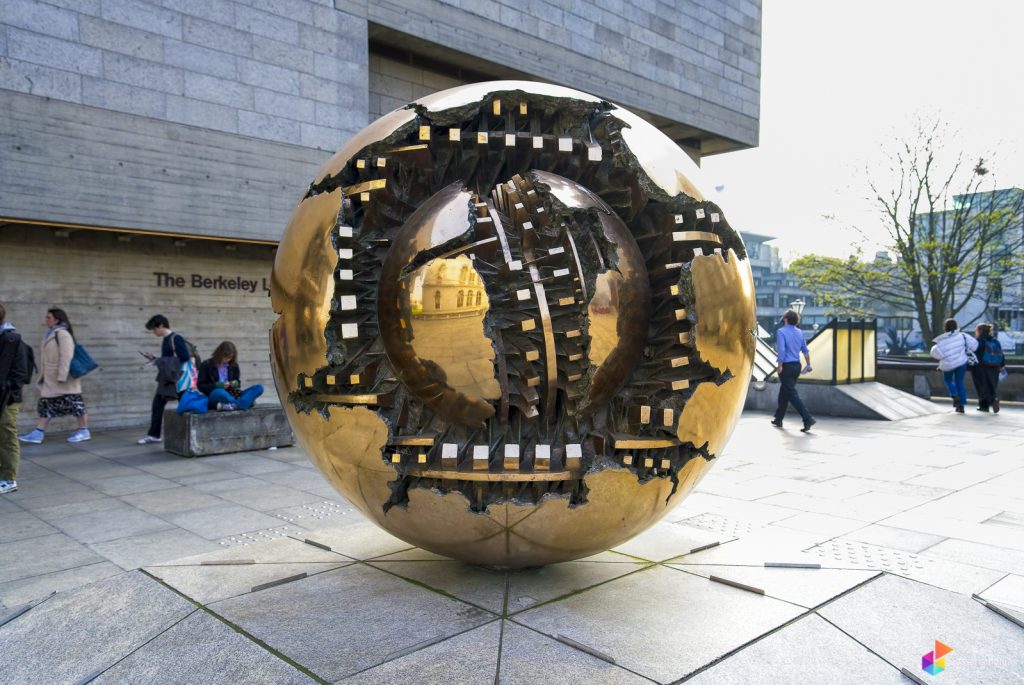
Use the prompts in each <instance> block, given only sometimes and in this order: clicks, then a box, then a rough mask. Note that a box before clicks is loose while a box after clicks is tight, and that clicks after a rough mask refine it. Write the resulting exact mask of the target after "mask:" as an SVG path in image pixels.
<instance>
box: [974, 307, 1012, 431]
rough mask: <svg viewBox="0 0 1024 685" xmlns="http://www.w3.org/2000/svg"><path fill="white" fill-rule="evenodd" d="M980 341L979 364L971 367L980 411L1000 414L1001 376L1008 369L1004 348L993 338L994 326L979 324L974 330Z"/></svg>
mask: <svg viewBox="0 0 1024 685" xmlns="http://www.w3.org/2000/svg"><path fill="white" fill-rule="evenodd" d="M974 337H975V338H976V339H977V341H978V353H977V356H978V363H977V364H975V365H974V366H972V367H971V380H973V381H974V389H975V391H976V392H977V393H978V411H984V412H987V411H989V409H990V408H991V410H992V412H993V413H996V414H998V413H999V398H998V397H997V396H996V392H997V389H998V388H999V374H1000V373H1001V372H1002V370H1003V369H1004V368H1005V367H1006V356H1005V355H1004V354H1003V346H1002V345H1000V344H999V341H998V340H996V339H995V338H994V337H993V336H992V324H990V323H979V324H978V325H977V326H976V327H975V329H974Z"/></svg>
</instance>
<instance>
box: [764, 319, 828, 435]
mask: <svg viewBox="0 0 1024 685" xmlns="http://www.w3.org/2000/svg"><path fill="white" fill-rule="evenodd" d="M782 323H783V324H784V325H783V326H782V328H780V329H779V330H778V332H776V334H775V350H776V352H778V355H779V359H778V368H777V370H778V372H779V383H780V386H781V387H779V408H778V409H776V410H775V418H774V419H772V425H773V426H775V427H776V428H782V419H784V418H786V410H787V409H788V408H789V405H790V404H792V405H793V408H794V409H796V410H797V411H798V412H800V418H802V419H803V420H804V427H803V428H801V429H800V430H801V431H803V432H804V433H806V432H807V431H809V430H811V426H813V425H814V424H816V423H817V421H815V420H814V417H813V416H811V412H809V411H807V407H805V406H804V403H803V400H801V399H800V395H799V393H797V391H796V381H797V379H798V378H799V377H800V353H801V352H802V353H803V355H804V358H806V359H807V367H806V368H805V369H804V371H810V370H811V353H810V352H808V351H807V343H805V342H804V334H803V333H801V332H800V329H799V328H797V327H796V326H797V324H798V323H800V315H799V314H797V313H796V312H795V311H793V310H792V309H789V310H787V311H786V313H785V314H783V315H782Z"/></svg>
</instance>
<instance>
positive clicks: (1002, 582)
mask: <svg viewBox="0 0 1024 685" xmlns="http://www.w3.org/2000/svg"><path fill="white" fill-rule="evenodd" d="M980 596H981V597H982V598H983V599H986V600H988V601H990V602H995V603H996V604H999V605H1001V606H1004V607H1007V608H1010V609H1016V610H1017V611H1024V576H1018V575H1016V574H1013V573H1010V574H1007V575H1006V576H1005V577H1003V578H1001V579H999V581H998V582H996V583H994V584H993V585H992V586H990V587H989V588H987V589H986V590H985V591H984V592H982V593H981V594H980Z"/></svg>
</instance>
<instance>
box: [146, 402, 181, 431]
mask: <svg viewBox="0 0 1024 685" xmlns="http://www.w3.org/2000/svg"><path fill="white" fill-rule="evenodd" d="M179 397H180V395H179ZM172 399H174V398H173V397H165V396H164V395H161V394H160V393H157V394H156V395H153V409H152V413H151V414H150V415H149V431H148V432H147V435H149V436H151V437H154V438H159V437H160V431H161V430H163V427H164V407H166V406H167V403H168V402H170V401H171V400H172Z"/></svg>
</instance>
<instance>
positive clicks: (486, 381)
mask: <svg viewBox="0 0 1024 685" xmlns="http://www.w3.org/2000/svg"><path fill="white" fill-rule="evenodd" d="M696 174H697V170H696V167H695V165H694V164H693V162H692V161H691V160H690V159H689V158H688V157H687V156H686V155H685V154H684V153H683V152H682V151H681V150H680V149H679V148H678V147H677V146H676V145H675V144H674V143H673V142H672V141H671V140H669V139H668V138H667V137H665V136H664V135H663V134H662V133H661V132H659V131H658V130H657V129H655V128H654V127H653V126H651V125H650V124H648V123H647V122H645V121H643V120H642V119H640V118H639V117H637V116H636V115H634V114H632V113H630V112H628V111H627V110H624V109H622V108H620V107H618V106H616V105H614V104H611V103H609V102H605V101H602V100H600V99H597V98H595V97H593V96H590V95H586V94H584V93H580V92H578V91H574V90H570V89H567V88H562V87H559V86H551V85H546V84H539V83H527V82H518V81H498V82H490V83H480V84H474V85H469V86H462V87H458V88H453V89H451V90H447V91H443V92H441V93H436V94H434V95H431V96H428V97H426V98H423V99H421V100H418V101H416V102H414V103H412V104H410V105H408V106H407V107H405V108H403V109H399V110H395V111H394V112H391V113H390V114H387V115H385V116H383V117H381V118H380V119H378V120H377V121H375V122H374V123H372V124H371V125H370V126H368V127H367V128H366V129H364V130H363V131H362V132H360V133H359V134H358V135H357V136H355V137H354V138H353V139H352V140H351V141H350V142H349V143H348V144H346V145H345V147H343V148H342V149H341V150H340V151H338V152H337V153H336V154H335V155H334V156H333V157H332V158H331V159H330V160H329V161H328V162H327V164H325V165H324V167H323V168H322V169H321V170H320V172H319V173H318V174H317V177H316V179H315V180H314V181H313V183H312V184H311V185H310V187H309V189H308V191H307V193H306V194H305V196H304V197H303V199H302V200H301V201H300V202H299V204H298V206H297V207H296V208H295V211H294V212H293V214H292V218H291V220H290V222H289V224H288V228H287V230H286V232H285V234H284V237H283V239H282V241H281V244H280V246H279V248H278V253H277V257H276V261H275V264H274V272H273V283H272V288H271V298H272V302H273V306H274V310H275V311H276V312H277V313H278V314H279V318H278V320H277V321H276V322H275V324H274V326H273V328H272V330H271V356H272V365H273V371H274V377H275V380H276V382H277V388H278V393H279V395H280V398H281V403H282V405H283V406H284V408H285V410H286V412H287V414H288V417H289V420H290V421H291V424H292V427H293V428H294V430H295V434H296V436H297V438H298V440H299V442H300V443H301V444H302V446H303V447H304V448H305V449H306V451H307V452H308V453H309V455H310V459H311V460H312V461H313V463H314V464H315V465H316V467H317V468H318V469H319V470H320V472H321V473H322V474H323V475H324V476H325V477H326V478H327V479H328V480H329V481H330V482H331V483H332V485H334V487H335V488H336V489H337V490H338V491H339V492H340V493H341V494H342V495H344V496H345V497H346V498H347V499H348V500H349V501H350V502H351V503H352V504H353V505H355V506H356V507H358V508H359V509H360V510H361V511H362V512H363V513H364V514H365V515H366V516H367V517H368V518H369V519H370V520H372V521H374V522H375V523H377V524H378V525H380V526H381V527H382V528H384V529H386V530H388V531H389V532H390V533H392V534H393V535H396V536H397V537H399V538H401V539H403V540H405V541H407V542H409V543H411V544H414V545H416V546H419V547H422V548H424V549H427V550H430V551H433V552H436V553H439V554H443V555H446V556H450V557H454V558H457V559H462V560H464V561H468V562H474V563H481V564H489V565H494V566H503V567H524V566H536V565H540V564H546V563H551V562H558V561H567V560H570V559H576V558H580V557H585V556H589V555H592V554H595V553H597V552H600V551H603V550H605V549H608V548H610V547H613V546H615V545H617V544H620V543H622V542H624V541H625V540H627V539H629V538H630V537H632V536H633V535H636V534H637V533H639V532H640V531H642V530H644V529H645V528H647V527H648V526H650V525H651V524H653V523H654V522H656V521H657V520H658V519H660V518H661V517H662V516H663V515H664V514H665V513H667V512H668V511H669V509H671V508H672V507H673V506H675V505H676V504H678V503H679V502H680V501H681V500H682V499H683V498H684V497H685V496H686V494H687V493H688V492H689V491H690V490H692V489H693V487H694V486H695V485H696V483H697V482H698V481H699V480H700V478H701V477H702V476H703V475H704V474H705V473H706V472H707V470H708V468H710V465H711V463H712V462H713V461H714V460H715V459H717V458H718V456H719V455H720V454H721V452H722V449H723V448H724V446H725V443H726V441H727V440H728V437H729V435H730V434H731V432H732V430H733V428H734V426H735V423H736V420H737V418H738V417H739V413H740V411H741V410H742V407H743V402H744V399H745V396H746V391H747V381H748V379H749V377H750V370H751V364H752V360H753V352H754V340H755V339H754V337H753V330H754V328H755V319H754V296H753V285H752V280H751V274H750V268H749V264H748V262H747V259H746V253H745V250H744V248H743V244H742V242H741V241H740V239H739V236H738V235H737V234H736V232H735V231H734V230H733V229H732V228H731V227H730V226H729V224H728V222H727V221H726V219H725V216H724V214H723V213H722V211H721V209H720V208H719V207H718V206H716V205H715V204H714V203H711V202H708V201H707V200H705V199H704V197H703V196H702V195H701V193H700V191H699V190H698V189H697V187H696V185H695V183H694V177H695V176H696Z"/></svg>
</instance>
